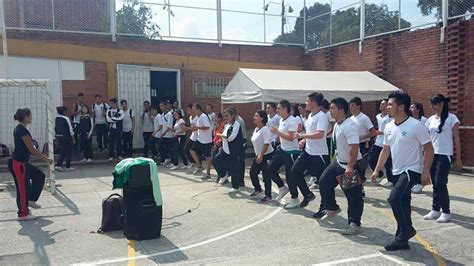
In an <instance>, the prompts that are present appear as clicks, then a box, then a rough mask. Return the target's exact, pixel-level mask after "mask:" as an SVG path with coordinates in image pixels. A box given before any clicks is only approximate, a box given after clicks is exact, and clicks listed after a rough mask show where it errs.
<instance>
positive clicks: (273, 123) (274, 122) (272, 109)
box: [265, 103, 280, 148]
mask: <svg viewBox="0 0 474 266" xmlns="http://www.w3.org/2000/svg"><path fill="white" fill-rule="evenodd" d="M276 108H277V106H276V104H275V103H267V106H266V109H265V110H266V111H267V115H268V122H267V127H268V128H269V129H272V128H274V127H278V126H279V125H280V116H279V115H278V114H277V113H276ZM276 141H277V135H276V134H274V133H272V146H273V148H276V146H277V143H276Z"/></svg>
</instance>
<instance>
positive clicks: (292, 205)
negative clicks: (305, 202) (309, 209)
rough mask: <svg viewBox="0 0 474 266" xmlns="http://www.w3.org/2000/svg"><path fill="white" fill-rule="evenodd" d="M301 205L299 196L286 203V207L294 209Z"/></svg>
mask: <svg viewBox="0 0 474 266" xmlns="http://www.w3.org/2000/svg"><path fill="white" fill-rule="evenodd" d="M299 206H300V200H299V199H298V198H296V199H291V200H290V203H288V204H286V205H285V209H294V208H298V207H299Z"/></svg>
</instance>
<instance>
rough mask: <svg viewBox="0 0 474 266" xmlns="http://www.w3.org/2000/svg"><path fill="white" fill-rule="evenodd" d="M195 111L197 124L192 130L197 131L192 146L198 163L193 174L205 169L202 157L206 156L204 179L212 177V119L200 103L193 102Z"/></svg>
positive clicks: (192, 151)
mask: <svg viewBox="0 0 474 266" xmlns="http://www.w3.org/2000/svg"><path fill="white" fill-rule="evenodd" d="M193 112H194V113H195V114H196V116H197V121H196V126H195V127H192V131H196V132H197V138H196V141H195V142H194V144H193V146H192V147H191V155H192V157H193V160H194V162H195V163H196V169H195V170H194V172H193V174H195V175H197V174H200V173H201V172H202V171H203V170H204V168H203V167H202V162H201V158H200V157H201V156H204V157H206V173H205V175H204V176H203V177H202V179H203V180H206V179H210V178H211V163H212V162H211V153H212V121H211V118H210V117H209V116H208V115H207V114H206V113H205V112H204V110H203V109H202V107H201V105H200V104H198V103H195V104H193Z"/></svg>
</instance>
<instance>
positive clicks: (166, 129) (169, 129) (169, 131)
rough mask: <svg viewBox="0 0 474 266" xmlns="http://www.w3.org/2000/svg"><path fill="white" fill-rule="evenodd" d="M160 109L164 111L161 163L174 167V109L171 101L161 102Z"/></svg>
mask: <svg viewBox="0 0 474 266" xmlns="http://www.w3.org/2000/svg"><path fill="white" fill-rule="evenodd" d="M160 109H161V110H162V111H163V135H162V137H161V152H160V155H161V164H162V165H163V166H164V167H172V166H173V164H172V163H171V149H172V148H173V119H174V118H173V109H172V108H171V102H170V101H165V102H162V103H160Z"/></svg>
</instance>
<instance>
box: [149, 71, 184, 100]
mask: <svg viewBox="0 0 474 266" xmlns="http://www.w3.org/2000/svg"><path fill="white" fill-rule="evenodd" d="M177 75H178V72H175V71H154V70H152V71H150V95H151V104H152V105H154V106H158V105H159V104H160V102H162V101H167V100H169V101H171V102H174V101H176V100H178V99H177V98H178V89H177V88H178V79H177Z"/></svg>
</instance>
